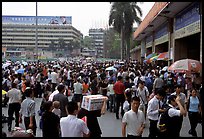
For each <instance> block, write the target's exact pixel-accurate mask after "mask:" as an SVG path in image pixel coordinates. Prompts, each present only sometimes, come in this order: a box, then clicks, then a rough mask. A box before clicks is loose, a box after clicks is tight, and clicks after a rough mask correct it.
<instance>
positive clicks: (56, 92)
mask: <svg viewBox="0 0 204 139" xmlns="http://www.w3.org/2000/svg"><path fill="white" fill-rule="evenodd" d="M58 93H59V91H58V90H57V89H56V90H55V91H54V92H53V93H52V94H50V96H49V101H52V100H53V97H54V95H56V94H58Z"/></svg>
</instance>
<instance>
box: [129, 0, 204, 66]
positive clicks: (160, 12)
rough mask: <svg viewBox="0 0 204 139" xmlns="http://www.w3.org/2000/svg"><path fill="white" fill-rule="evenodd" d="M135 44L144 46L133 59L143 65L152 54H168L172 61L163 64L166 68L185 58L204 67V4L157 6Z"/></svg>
mask: <svg viewBox="0 0 204 139" xmlns="http://www.w3.org/2000/svg"><path fill="white" fill-rule="evenodd" d="M134 40H136V41H138V42H140V45H138V46H137V47H135V48H134V49H132V50H131V57H132V58H134V59H136V60H138V61H140V62H143V60H144V59H145V58H146V56H148V55H149V54H152V53H157V54H159V53H164V54H165V53H167V54H168V56H167V58H168V61H161V62H164V63H165V64H166V65H170V64H171V63H173V62H175V61H177V60H180V59H185V58H189V59H195V60H198V61H200V62H201V63H202V47H203V46H202V2H199V1H195V2H155V4H154V5H153V7H152V9H151V10H150V11H149V13H148V14H147V15H146V17H145V18H144V20H143V21H142V22H141V24H140V25H139V26H138V28H137V29H136V30H135V32H134ZM157 62H160V60H158V61H157Z"/></svg>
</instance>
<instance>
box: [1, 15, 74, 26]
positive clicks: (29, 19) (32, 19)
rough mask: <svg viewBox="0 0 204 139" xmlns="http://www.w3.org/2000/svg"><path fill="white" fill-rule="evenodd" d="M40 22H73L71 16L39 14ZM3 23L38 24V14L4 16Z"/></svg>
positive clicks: (69, 23)
mask: <svg viewBox="0 0 204 139" xmlns="http://www.w3.org/2000/svg"><path fill="white" fill-rule="evenodd" d="M37 20H38V24H39V25H42V24H60V25H63V24H68V25H71V24H72V17H71V16H37ZM2 23H7V24H31V25H32V24H36V16H2Z"/></svg>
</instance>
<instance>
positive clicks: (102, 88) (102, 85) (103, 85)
mask: <svg viewBox="0 0 204 139" xmlns="http://www.w3.org/2000/svg"><path fill="white" fill-rule="evenodd" d="M98 88H99V90H100V93H101V95H103V96H107V92H108V82H107V79H106V77H104V76H101V81H100V82H99V84H98ZM107 110H109V101H107Z"/></svg>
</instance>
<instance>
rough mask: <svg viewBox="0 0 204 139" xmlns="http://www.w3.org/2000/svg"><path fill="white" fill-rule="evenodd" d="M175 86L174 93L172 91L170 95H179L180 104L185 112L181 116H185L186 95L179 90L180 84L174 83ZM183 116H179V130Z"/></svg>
mask: <svg viewBox="0 0 204 139" xmlns="http://www.w3.org/2000/svg"><path fill="white" fill-rule="evenodd" d="M175 88H176V91H175V92H174V93H172V94H171V95H176V96H179V97H180V102H181V105H182V106H183V108H184V110H185V114H184V115H183V116H184V117H186V113H187V99H186V95H185V94H184V93H182V92H181V88H182V86H181V85H176V86H175ZM183 116H181V120H180V125H179V128H180V130H181V128H182V124H183ZM179 132H180V131H179Z"/></svg>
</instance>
